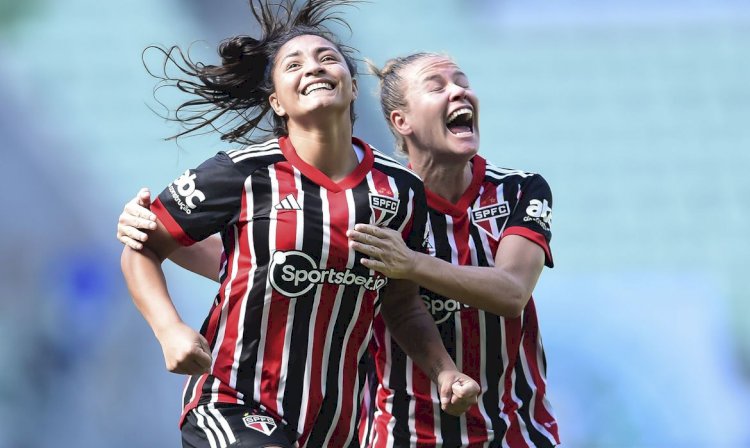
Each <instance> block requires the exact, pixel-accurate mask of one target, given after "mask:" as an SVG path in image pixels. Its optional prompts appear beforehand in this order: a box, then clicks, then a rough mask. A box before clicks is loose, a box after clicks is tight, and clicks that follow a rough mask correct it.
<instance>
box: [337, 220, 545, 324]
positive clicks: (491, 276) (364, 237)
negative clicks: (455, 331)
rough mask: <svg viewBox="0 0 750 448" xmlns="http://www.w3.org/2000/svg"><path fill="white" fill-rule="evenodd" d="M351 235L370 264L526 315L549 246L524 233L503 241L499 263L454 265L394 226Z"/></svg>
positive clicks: (487, 306)
mask: <svg viewBox="0 0 750 448" xmlns="http://www.w3.org/2000/svg"><path fill="white" fill-rule="evenodd" d="M349 238H350V240H352V247H353V248H354V249H355V250H357V251H360V252H362V253H364V254H366V255H368V256H369V257H371V258H370V259H362V264H363V265H365V266H367V267H368V268H370V269H374V270H376V271H378V272H381V273H383V274H384V275H387V276H388V277H391V278H405V279H409V280H411V281H413V282H415V283H417V284H420V285H422V286H424V287H425V288H427V289H429V290H431V291H434V292H436V293H438V294H441V295H443V296H445V297H448V298H451V299H454V300H457V301H459V302H461V303H465V304H466V305H469V306H473V307H475V308H479V309H483V310H485V311H489V312H491V313H494V314H497V315H499V316H504V317H516V316H519V315H520V314H521V312H522V311H523V309H524V307H525V306H526V303H527V302H528V301H529V298H530V297H531V293H532V292H533V291H534V287H535V286H536V283H537V280H539V275H540V274H541V272H542V269H543V268H544V256H545V254H544V250H543V249H542V248H541V247H539V246H538V245H537V244H536V243H533V242H531V241H529V240H527V239H526V238H524V237H522V236H518V235H509V236H507V237H504V238H503V239H501V240H500V245H499V247H498V250H497V254H496V255H495V266H494V267H483V266H456V265H453V264H451V263H448V262H446V261H443V260H440V259H438V258H436V257H432V256H430V255H427V254H422V253H419V252H415V251H413V250H411V249H409V248H408V247H407V246H406V244H404V242H403V240H402V239H401V237H400V235H399V234H398V233H397V232H395V231H393V230H390V229H383V228H380V227H376V226H372V225H368V224H357V225H356V226H355V230H354V231H350V232H349Z"/></svg>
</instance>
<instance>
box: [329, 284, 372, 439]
mask: <svg viewBox="0 0 750 448" xmlns="http://www.w3.org/2000/svg"><path fill="white" fill-rule="evenodd" d="M374 300H375V299H374V293H373V292H370V291H367V292H366V293H365V294H364V295H363V297H362V305H361V307H360V310H359V315H357V316H356V319H357V322H356V323H355V324H354V327H353V328H352V332H351V335H350V338H349V343H348V344H347V347H346V350H345V351H344V353H342V355H341V356H344V372H343V373H341V372H339V375H342V374H343V375H344V377H343V382H342V388H341V391H340V392H339V400H341V401H342V405H341V414H340V418H339V422H340V424H339V425H338V426H337V427H336V429H335V430H334V432H333V437H331V443H330V446H344V445H345V443H346V440H347V439H349V436H350V434H349V431H350V426H351V421H352V418H353V416H354V413H355V412H356V408H355V407H354V406H353V404H354V401H353V400H352V398H353V397H354V396H356V394H357V390H356V389H357V386H358V381H357V379H358V371H357V369H358V367H359V357H358V356H357V355H358V354H359V349H360V347H362V344H364V342H365V340H367V338H368V335H369V330H370V319H371V316H372V315H373V303H374Z"/></svg>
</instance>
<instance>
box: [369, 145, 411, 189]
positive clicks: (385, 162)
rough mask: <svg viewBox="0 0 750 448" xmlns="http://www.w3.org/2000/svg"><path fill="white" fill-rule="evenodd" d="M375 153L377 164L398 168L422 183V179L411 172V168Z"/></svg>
mask: <svg viewBox="0 0 750 448" xmlns="http://www.w3.org/2000/svg"><path fill="white" fill-rule="evenodd" d="M373 153H374V154H375V164H378V163H379V164H381V165H384V166H389V167H391V168H396V169H398V170H401V171H403V172H404V173H408V174H411V175H412V176H414V178H415V179H418V180H419V181H420V182H421V181H422V179H421V178H420V177H419V175H418V174H417V173H415V172H414V171H412V170H410V169H409V168H407V167H405V166H403V165H401V164H400V163H398V162H396V161H395V160H393V159H391V158H390V157H385V156H383V155H381V154H378V153H375V152H374V151H373Z"/></svg>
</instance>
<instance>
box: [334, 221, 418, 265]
mask: <svg viewBox="0 0 750 448" xmlns="http://www.w3.org/2000/svg"><path fill="white" fill-rule="evenodd" d="M347 236H348V237H349V241H350V245H351V247H352V248H353V249H354V250H356V251H358V252H362V253H363V254H365V255H367V256H368V257H370V258H362V265H363V266H365V267H366V268H369V269H374V270H376V271H378V272H380V273H381V274H383V275H385V276H387V277H390V278H409V275H410V274H411V271H412V268H413V267H414V263H415V262H416V258H417V255H418V254H417V252H414V251H413V250H411V249H409V247H407V246H406V243H405V242H404V240H403V238H402V236H401V234H400V233H399V232H397V231H395V230H392V229H388V228H381V227H377V226H373V225H370V224H357V225H355V226H354V230H349V231H348V232H347Z"/></svg>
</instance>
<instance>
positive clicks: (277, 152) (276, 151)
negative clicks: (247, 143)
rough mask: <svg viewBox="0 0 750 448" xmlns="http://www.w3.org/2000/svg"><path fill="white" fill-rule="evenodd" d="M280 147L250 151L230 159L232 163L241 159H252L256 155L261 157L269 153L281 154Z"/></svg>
mask: <svg viewBox="0 0 750 448" xmlns="http://www.w3.org/2000/svg"><path fill="white" fill-rule="evenodd" d="M281 154H282V153H281V150H280V149H269V150H268V151H262V152H251V153H248V154H245V155H242V156H237V157H236V158H234V159H232V160H233V161H234V163H239V162H242V161H243V160H247V159H254V158H256V157H262V156H270V155H281Z"/></svg>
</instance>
